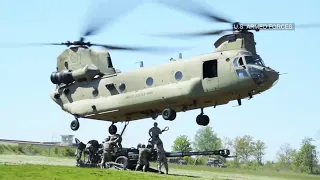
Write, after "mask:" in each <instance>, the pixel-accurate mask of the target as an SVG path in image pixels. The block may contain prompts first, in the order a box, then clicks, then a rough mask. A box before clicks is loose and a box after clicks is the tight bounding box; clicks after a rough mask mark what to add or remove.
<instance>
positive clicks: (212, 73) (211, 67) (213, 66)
mask: <svg viewBox="0 0 320 180" xmlns="http://www.w3.org/2000/svg"><path fill="white" fill-rule="evenodd" d="M202 72H203V79H205V78H216V77H218V61H217V60H216V59H215V60H210V61H205V62H203V66H202Z"/></svg>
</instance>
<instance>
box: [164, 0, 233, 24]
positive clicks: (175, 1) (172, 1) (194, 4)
mask: <svg viewBox="0 0 320 180" xmlns="http://www.w3.org/2000/svg"><path fill="white" fill-rule="evenodd" d="M158 2H159V3H161V4H163V5H165V6H167V7H173V8H176V9H180V10H182V11H186V12H188V13H192V14H195V15H197V16H200V17H203V18H206V19H208V20H210V21H214V22H221V23H229V24H233V23H234V22H233V21H231V20H228V19H226V18H223V17H221V16H218V15H215V14H213V13H212V12H210V11H209V10H208V9H206V8H205V7H208V5H206V4H205V3H204V2H202V6H201V5H200V2H199V0H197V1H195V0H183V1H182V0H166V1H158Z"/></svg>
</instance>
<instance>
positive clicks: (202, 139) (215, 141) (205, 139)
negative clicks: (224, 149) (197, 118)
mask: <svg viewBox="0 0 320 180" xmlns="http://www.w3.org/2000/svg"><path fill="white" fill-rule="evenodd" d="M193 146H194V149H196V150H197V151H212V150H214V149H219V148H221V139H220V138H219V137H218V136H217V134H216V133H214V132H213V130H212V127H210V126H206V127H201V128H200V129H199V130H198V131H197V132H196V135H195V137H194V142H193Z"/></svg>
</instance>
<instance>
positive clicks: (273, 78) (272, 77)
mask: <svg viewBox="0 0 320 180" xmlns="http://www.w3.org/2000/svg"><path fill="white" fill-rule="evenodd" d="M265 73H266V75H267V77H268V80H269V83H270V87H272V86H274V85H276V84H277V82H278V80H279V73H278V72H277V71H275V70H273V69H267V70H265ZM269 83H268V84H269Z"/></svg>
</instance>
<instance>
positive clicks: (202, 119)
mask: <svg viewBox="0 0 320 180" xmlns="http://www.w3.org/2000/svg"><path fill="white" fill-rule="evenodd" d="M196 121H197V124H198V125H200V126H207V125H208V124H209V122H210V118H209V117H208V116H207V115H203V114H199V115H198V116H197V119H196Z"/></svg>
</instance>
